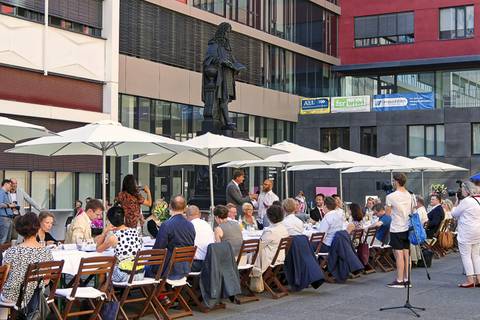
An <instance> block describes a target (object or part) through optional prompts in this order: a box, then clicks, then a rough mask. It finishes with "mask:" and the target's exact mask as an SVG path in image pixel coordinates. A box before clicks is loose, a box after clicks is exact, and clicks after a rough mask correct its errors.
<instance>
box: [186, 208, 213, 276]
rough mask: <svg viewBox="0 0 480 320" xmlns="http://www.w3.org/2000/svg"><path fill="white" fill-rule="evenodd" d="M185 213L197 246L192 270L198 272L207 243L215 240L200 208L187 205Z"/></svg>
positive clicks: (205, 252)
mask: <svg viewBox="0 0 480 320" xmlns="http://www.w3.org/2000/svg"><path fill="white" fill-rule="evenodd" d="M186 214H187V220H188V221H190V222H191V223H192V224H193V227H194V228H195V246H196V247H197V251H196V252H195V258H194V259H193V263H192V271H193V272H199V271H200V270H202V267H203V261H204V260H205V255H206V254H207V249H208V245H209V244H211V243H214V242H215V234H214V233H213V230H212V227H211V226H210V224H209V223H208V222H207V221H205V220H202V219H201V213H200V209H198V207H197V206H193V205H190V206H188V208H187V211H186Z"/></svg>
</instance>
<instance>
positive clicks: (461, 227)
mask: <svg viewBox="0 0 480 320" xmlns="http://www.w3.org/2000/svg"><path fill="white" fill-rule="evenodd" d="M462 194H463V196H464V197H465V198H464V199H463V200H461V201H459V200H458V199H457V203H456V208H455V209H453V211H452V216H453V217H454V218H455V219H457V220H458V225H457V241H458V249H459V251H460V256H461V258H462V263H463V268H464V269H465V274H466V276H467V281H466V282H464V283H462V284H459V285H458V286H459V287H460V288H474V287H475V286H479V285H480V187H477V186H476V185H475V184H473V183H472V182H470V181H467V182H464V183H462Z"/></svg>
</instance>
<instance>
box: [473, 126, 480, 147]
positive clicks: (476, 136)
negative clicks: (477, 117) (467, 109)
mask: <svg viewBox="0 0 480 320" xmlns="http://www.w3.org/2000/svg"><path fill="white" fill-rule="evenodd" d="M472 153H473V154H480V123H474V124H472Z"/></svg>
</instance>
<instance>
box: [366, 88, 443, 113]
mask: <svg viewBox="0 0 480 320" xmlns="http://www.w3.org/2000/svg"><path fill="white" fill-rule="evenodd" d="M423 109H435V96H434V94H433V92H426V93H393V94H379V95H375V96H373V110H374V111H399V110H423Z"/></svg>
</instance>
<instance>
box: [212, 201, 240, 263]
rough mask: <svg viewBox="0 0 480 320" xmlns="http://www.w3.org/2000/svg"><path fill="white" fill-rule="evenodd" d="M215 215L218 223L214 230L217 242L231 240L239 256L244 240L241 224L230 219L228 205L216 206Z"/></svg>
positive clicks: (235, 252)
mask: <svg viewBox="0 0 480 320" xmlns="http://www.w3.org/2000/svg"><path fill="white" fill-rule="evenodd" d="M213 215H214V216H215V222H217V224H218V226H217V227H216V228H215V230H214V231H215V242H223V241H227V242H229V243H230V244H231V245H232V248H233V252H234V254H235V256H238V253H239V251H240V247H241V246H242V242H243V236H242V229H241V227H240V224H238V222H235V221H231V220H228V209H227V207H226V206H222V205H218V206H216V207H215V209H214V210H213Z"/></svg>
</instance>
